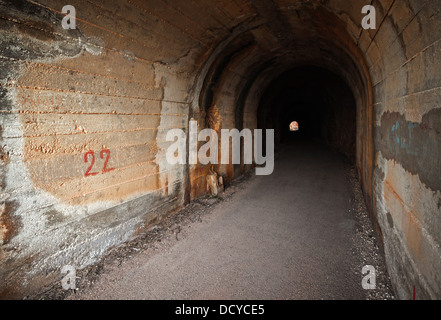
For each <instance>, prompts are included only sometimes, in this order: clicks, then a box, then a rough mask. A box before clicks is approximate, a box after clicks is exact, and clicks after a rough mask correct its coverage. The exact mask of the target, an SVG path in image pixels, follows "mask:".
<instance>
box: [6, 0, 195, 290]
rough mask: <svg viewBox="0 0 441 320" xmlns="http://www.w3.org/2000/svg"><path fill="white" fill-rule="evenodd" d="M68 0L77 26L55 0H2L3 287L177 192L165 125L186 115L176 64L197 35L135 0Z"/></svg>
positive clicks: (115, 238)
mask: <svg viewBox="0 0 441 320" xmlns="http://www.w3.org/2000/svg"><path fill="white" fill-rule="evenodd" d="M69 4H71V5H74V6H75V8H76V9H77V13H78V16H77V17H78V21H77V29H76V30H64V29H63V28H62V26H61V18H62V17H63V15H61V14H60V13H59V12H60V11H61V8H62V6H63V4H60V1H39V2H38V3H34V2H32V1H29V2H28V1H15V0H14V1H2V2H0V24H1V30H0V32H1V35H0V42H1V45H0V56H1V57H0V63H1V66H2V69H1V71H2V72H1V90H2V91H1V92H2V93H1V112H2V114H1V118H0V119H1V124H0V125H1V133H2V141H1V152H2V153H1V161H2V166H1V168H2V171H1V182H2V185H1V187H2V189H1V201H2V205H1V212H0V216H1V220H0V221H1V224H0V226H1V227H0V241H1V242H0V244H1V251H0V260H1V262H0V263H1V266H0V269H1V273H2V281H1V284H0V296H8V297H15V296H20V295H21V294H22V292H20V289H23V290H24V292H26V293H29V292H32V291H33V290H34V289H38V288H39V287H40V286H41V285H42V284H45V283H48V282H50V281H53V279H56V278H58V276H59V274H60V270H61V268H62V267H63V266H64V265H73V266H75V267H77V268H81V267H84V266H85V265H88V264H90V263H92V262H93V261H95V260H96V259H98V258H99V257H100V256H101V255H102V254H103V253H104V252H105V251H106V250H107V249H108V248H109V247H111V246H113V245H118V244H120V243H121V242H123V241H126V240H127V239H129V238H130V237H132V236H134V235H135V234H136V233H137V232H140V231H142V230H143V229H144V228H145V227H148V226H149V225H151V224H152V223H153V222H154V221H155V220H157V219H159V218H160V217H161V216H162V215H164V214H167V213H169V212H170V211H172V210H174V209H176V208H178V207H179V206H181V205H182V204H183V203H184V191H185V180H184V178H185V171H184V166H181V165H180V166H171V165H169V164H168V163H167V162H166V161H165V159H164V155H165V148H166V147H167V145H168V144H169V143H167V142H166V141H165V134H166V132H167V130H168V129H170V128H184V129H185V128H186V127H187V123H188V112H189V108H188V97H189V92H190V91H191V88H190V86H191V81H189V79H190V78H191V76H190V74H189V71H190V70H191V69H192V68H194V66H193V65H192V64H191V63H189V64H184V65H185V66H186V67H187V69H185V68H183V67H181V68H178V67H177V65H178V63H179V61H184V60H185V59H187V56H191V55H192V54H193V52H190V51H188V49H186V50H185V51H184V50H183V49H182V48H183V46H184V45H185V46H187V45H188V41H189V39H190V40H192V41H193V35H191V34H186V33H184V32H183V31H182V30H180V29H179V28H177V27H175V26H174V25H173V24H171V23H170V22H168V21H167V20H165V19H162V20H161V19H160V16H156V15H153V14H147V13H145V12H144V11H143V4H142V3H134V4H133V5H132V6H129V5H127V4H126V3H125V2H123V1H119V2H115V1H106V2H105V3H104V2H93V1H70V3H69ZM146 10H147V9H146ZM126 17H131V18H132V19H133V20H129V19H127V18H126ZM135 17H136V18H135ZM135 21H136V22H135ZM172 31H173V32H172ZM165 39H168V41H170V43H173V45H168V46H164V45H163V44H162V43H160V41H159V40H161V41H164V40H165ZM194 41H195V40H194ZM194 60H196V59H195V58H194V57H192V61H194Z"/></svg>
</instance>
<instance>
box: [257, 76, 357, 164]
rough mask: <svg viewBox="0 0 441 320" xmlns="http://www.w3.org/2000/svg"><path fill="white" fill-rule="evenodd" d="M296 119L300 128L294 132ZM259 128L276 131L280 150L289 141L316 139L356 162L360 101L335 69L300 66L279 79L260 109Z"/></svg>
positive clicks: (260, 105)
mask: <svg viewBox="0 0 441 320" xmlns="http://www.w3.org/2000/svg"><path fill="white" fill-rule="evenodd" d="M293 121H296V122H297V123H298V124H299V127H300V130H299V131H296V132H291V131H290V130H289V125H290V123H291V122H293ZM258 127H259V128H262V129H274V130H275V144H276V150H277V147H278V146H279V144H281V143H286V142H289V140H299V139H307V138H309V139H315V140H319V141H321V142H324V143H326V144H327V145H329V146H330V147H333V148H335V149H337V150H338V151H340V152H341V153H343V154H344V155H346V156H347V157H348V158H349V159H351V161H352V162H353V163H355V151H356V147H355V144H356V103H355V99H354V97H353V94H352V92H351V89H350V88H349V87H348V85H347V84H346V83H345V82H344V81H343V80H342V79H341V78H340V77H339V76H337V75H335V74H333V73H332V72H330V71H328V70H325V69H322V68H318V67H299V68H296V69H294V70H290V71H288V72H286V73H284V74H282V75H281V76H279V77H278V78H277V79H275V80H274V81H273V82H272V83H271V84H270V85H269V86H268V88H267V89H266V90H265V93H264V94H263V96H262V99H261V102H260V104H259V109H258Z"/></svg>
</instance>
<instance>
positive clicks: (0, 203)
mask: <svg viewBox="0 0 441 320" xmlns="http://www.w3.org/2000/svg"><path fill="white" fill-rule="evenodd" d="M69 4H70V5H73V6H75V8H76V9H77V18H78V19H77V29H75V30H65V29H63V28H62V27H61V20H62V18H63V17H64V15H62V14H61V13H60V11H61V8H62V5H60V2H59V1H55V0H42V1H36V2H35V1H24V0H18V1H12V0H11V1H5V0H2V1H0V33H1V34H0V64H1V72H0V85H1V86H0V89H1V92H0V101H1V106H0V107H1V118H0V126H1V127H0V129H1V143H0V162H1V166H0V178H1V180H0V182H1V191H0V192H1V193H0V272H1V276H2V279H5V281H2V283H1V284H0V296H1V297H22V296H24V295H25V294H30V293H33V292H36V291H38V290H39V289H41V287H42V286H43V285H46V284H49V283H52V282H54V281H58V280H59V279H60V269H61V268H62V267H63V266H64V265H74V266H76V267H78V268H81V267H84V266H86V265H89V264H91V263H93V262H95V261H97V260H98V259H99V258H100V257H102V256H103V254H104V253H105V252H106V250H107V249H109V248H111V247H112V246H116V245H119V244H121V243H123V242H124V241H127V240H128V239H130V238H132V237H134V236H136V235H137V234H138V233H140V232H143V231H144V230H146V229H148V228H149V227H150V226H152V225H153V224H154V223H156V222H157V221H159V220H160V219H161V218H162V217H164V216H166V215H167V214H170V213H172V212H173V211H174V210H176V209H178V208H180V207H181V206H182V205H183V204H185V203H186V202H187V201H190V200H192V199H195V198H197V197H199V196H201V195H203V194H205V191H206V185H205V176H206V174H207V172H208V167H207V166H201V165H200V164H198V165H188V166H187V165H170V164H169V163H167V161H165V158H164V157H165V150H166V149H167V147H168V146H169V145H170V142H166V141H165V140H166V139H165V135H166V133H167V130H168V129H171V128H183V129H184V130H186V131H187V129H188V121H189V120H190V119H196V120H198V123H199V129H202V128H204V127H206V126H207V119H208V118H207V113H208V116H209V118H210V117H211V119H214V120H215V122H216V121H218V122H219V125H220V128H233V127H243V128H250V129H254V128H257V106H258V104H259V102H260V98H261V95H262V93H263V91H264V88H265V87H267V86H268V85H270V83H271V81H272V80H273V79H275V78H276V77H277V76H278V75H280V74H282V73H283V72H284V71H286V70H287V69H289V68H294V67H296V66H301V65H305V64H312V65H316V66H319V67H323V68H327V69H329V70H330V71H332V72H335V73H336V74H337V75H339V76H340V77H341V78H342V79H343V80H344V81H346V83H347V84H348V85H349V87H351V89H352V91H353V93H354V96H355V99H356V102H357V111H356V113H357V120H356V121H357V122H356V123H357V133H356V141H357V152H356V163H357V168H358V170H359V173H360V177H361V181H362V187H363V190H364V193H365V196H366V202H367V205H368V207H369V209H370V214H371V218H372V221H373V223H374V225H375V228H376V230H377V234H378V235H379V237H380V238H381V240H382V243H383V246H384V250H385V254H386V261H387V265H388V269H389V272H390V274H391V276H392V280H393V283H394V286H395V289H396V291H397V294H398V296H399V297H400V298H411V296H412V291H413V288H415V291H416V295H417V298H440V297H441V279H440V276H441V275H440V272H439V270H441V253H440V244H441V239H440V234H441V233H440V227H441V186H440V181H441V179H440V175H439V172H441V165H440V156H439V155H440V154H441V146H440V144H441V138H440V118H441V113H440V110H441V109H440V107H439V104H440V98H439V97H440V90H441V89H440V87H441V75H440V72H439V71H440V70H441V66H440V61H441V59H440V58H441V50H440V41H439V40H440V38H441V28H440V24H441V16H440V15H441V10H440V9H441V1H438V0H435V1H434V0H432V1H419V0H418V1H417V0H403V1H394V0H381V1H379V0H374V1H372V5H373V6H374V7H375V8H376V9H377V28H376V29H375V30H363V29H362V28H361V20H362V18H363V15H362V14H361V7H362V6H363V5H365V3H364V1H343V0H330V1H326V2H323V1H294V0H293V1H288V0H277V1H269V2H265V1H258V0H253V1H231V0H223V1H220V2H218V3H216V4H213V2H212V1H204V0H200V1H195V2H193V5H192V6H188V5H186V4H185V3H184V2H183V1H170V2H166V1H155V2H154V4H153V3H149V2H148V1H147V2H146V1H140V0H129V1H122V0H118V1H111V0H103V1H100V2H98V1H94V0H88V1H86V0H75V1H69ZM287 31H289V33H290V34H291V37H292V38H293V39H294V40H295V39H297V38H298V39H300V40H299V41H294V42H295V44H294V45H292V46H291V43H292V41H291V40H290V38H289V37H284V35H283V33H284V32H287ZM313 31H315V32H313ZM309 34H319V35H320V34H321V36H320V37H319V38H314V40H311V39H309V38H308V37H306V38H305V35H309ZM296 37H297V38H296ZM319 46H320V48H319ZM312 48H313V49H314V50H315V51H314V52H318V53H317V55H314V54H312V52H311V50H312ZM227 58H228V59H227ZM213 74H214V75H216V76H215V77H213ZM207 87H209V88H211V89H210V90H212V97H211V98H210V99H208V98H207V99H205V98H204V97H205V93H206V92H207V90H206V89H207ZM201 101H210V105H204V104H201ZM210 108H211V109H210ZM92 161H94V163H93V165H92ZM242 169H244V166H242ZM217 170H219V172H220V173H221V174H224V175H225V176H226V177H227V178H228V179H230V180H231V179H233V178H234V177H235V176H237V175H238V174H240V173H241V172H243V170H240V171H236V170H235V168H234V167H233V166H232V165H226V166H219V167H218V168H217Z"/></svg>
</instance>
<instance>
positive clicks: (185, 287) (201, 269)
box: [28, 159, 394, 300]
mask: <svg viewBox="0 0 441 320" xmlns="http://www.w3.org/2000/svg"><path fill="white" fill-rule="evenodd" d="M334 160H335V159H334ZM307 162H308V159H305V163H307ZM342 168H343V171H344V175H345V177H346V179H345V181H346V187H347V188H348V189H349V190H350V191H349V192H348V193H349V194H350V200H349V202H350V203H349V205H348V206H347V208H348V210H346V211H347V212H345V213H344V214H343V216H341V217H340V218H341V219H342V221H343V222H344V223H346V222H347V221H349V222H351V223H352V224H351V226H352V227H351V230H353V232H352V234H349V235H348V237H350V238H351V240H350V241H349V242H351V243H350V244H349V245H348V244H347V242H348V241H347V240H348V239H349V238H344V239H342V240H340V241H344V245H345V246H348V248H349V250H350V256H348V260H351V263H350V264H348V266H344V267H342V269H341V270H344V272H346V273H347V272H351V273H352V274H351V275H348V274H342V275H339V277H340V278H339V281H340V282H342V284H341V285H340V287H339V286H337V287H336V288H335V289H330V290H329V292H327V291H323V290H326V289H323V288H326V286H323V285H322V284H317V283H314V281H318V282H320V281H323V283H324V284H326V283H327V281H328V282H329V281H332V280H331V279H329V278H328V275H329V274H328V273H327V271H326V270H325V269H324V270H321V269H320V267H316V266H314V265H311V261H313V258H309V259H312V260H310V261H307V262H308V264H305V265H306V266H309V265H311V267H310V268H304V269H302V270H303V272H304V273H305V274H304V275H300V276H299V275H298V274H297V269H290V268H294V267H295V268H300V267H301V265H302V263H303V262H302V261H300V262H299V259H298V257H295V258H296V259H291V258H289V257H286V255H288V254H286V255H283V254H281V255H276V256H271V255H272V254H273V251H274V248H273V247H271V244H272V243H273V242H275V241H279V240H278V238H279V237H283V236H285V237H288V238H287V242H286V246H287V247H286V251H287V252H288V253H289V252H290V251H289V250H291V247H292V246H291V245H290V242H289V241H290V239H289V237H290V235H289V234H288V233H287V234H284V233H283V230H284V229H283V228H284V227H285V226H283V223H286V224H287V225H288V227H289V224H290V223H292V221H291V220H286V219H287V218H286V217H282V218H281V220H280V221H278V222H277V223H278V225H274V226H273V228H274V229H268V231H265V230H266V229H259V228H260V222H257V221H256V224H255V225H254V224H252V223H251V224H248V223H247V221H249V220H250V217H251V219H252V216H247V215H246V213H247V212H244V214H243V216H244V217H243V221H241V220H239V221H234V224H233V225H234V227H235V228H236V229H235V230H232V231H231V234H228V233H227V234H222V233H221V232H222V230H219V231H218V229H219V225H220V223H223V222H224V221H225V222H226V223H227V222H228V221H229V219H237V216H234V214H235V212H234V210H235V209H234V208H235V206H236V207H237V206H238V205H240V204H242V203H245V202H246V201H250V203H252V201H254V200H253V199H249V198H250V195H251V197H252V196H256V197H258V196H262V195H259V194H256V193H254V192H258V191H257V190H259V189H258V187H259V185H260V184H261V183H262V178H261V177H256V176H254V174H253V173H249V174H246V175H244V176H243V177H241V178H239V179H237V180H236V181H234V182H233V183H232V184H231V185H230V186H228V188H227V189H226V190H225V192H224V193H223V194H222V195H221V196H219V197H202V198H200V199H198V200H196V201H194V202H192V203H190V204H188V205H187V206H186V207H184V208H183V209H182V210H180V211H179V212H176V213H175V214H173V215H171V216H170V217H168V218H166V219H164V220H163V221H162V222H160V223H159V224H158V225H156V226H155V227H153V228H152V229H151V230H149V231H148V232H146V233H145V234H142V235H140V236H139V237H138V238H136V239H134V240H132V241H130V242H127V243H125V244H123V245H121V246H119V247H116V248H112V249H110V250H109V251H108V252H107V254H106V255H105V256H104V257H103V258H102V259H101V261H99V262H98V263H96V264H94V265H92V266H89V267H87V268H85V269H82V270H77V277H78V279H77V281H76V286H77V289H76V290H64V289H62V287H61V285H60V283H59V282H56V283H54V284H52V285H51V286H48V287H46V288H45V289H44V290H42V292H41V293H40V294H38V295H36V296H33V297H28V298H29V299H103V298H104V299H138V298H140V296H141V297H145V298H147V299H155V298H157V299H164V298H165V299H175V298H176V299H195V298H196V299H217V298H222V299H224V298H227V299H229V298H231V299H248V298H251V299H254V298H257V299H259V298H260V299H369V300H383V299H394V294H393V290H392V286H391V283H390V278H389V276H388V274H387V270H386V266H385V261H384V255H383V254H382V252H381V251H380V249H379V245H378V240H377V238H376V235H375V234H374V232H373V229H372V226H371V222H370V220H369V218H368V216H367V210H366V206H365V205H364V201H363V196H362V192H361V190H360V184H359V181H358V178H357V175H356V170H355V168H354V167H353V166H352V165H350V164H348V163H344V164H343V165H342ZM282 174H283V173H282ZM276 178H277V177H276ZM253 188H254V189H253ZM250 189H251V191H250ZM265 192H266V191H263V195H265ZM256 199H257V198H256ZM275 201H277V200H275ZM345 208H346V206H345ZM254 210H258V208H255V209H254ZM229 212H232V213H231V214H230V213H229ZM262 217H263V218H265V216H262ZM256 219H257V218H256ZM284 219H285V220H284ZM297 219H298V218H297ZM293 221H294V222H296V221H297V220H293ZM345 221H346V222H345ZM299 223H300V222H299ZM251 228H254V229H256V230H258V232H257V234H259V232H260V234H261V233H265V232H268V235H269V239H268V240H265V242H262V243H259V241H260V238H259V237H258V236H256V238H255V239H253V242H252V243H250V244H248V243H247V241H248V239H250V234H248V233H247V234H246V237H244V238H237V239H232V238H233V237H236V235H237V234H239V236H240V234H242V233H246V232H249V230H248V229H251ZM277 228H280V229H281V232H280V235H279V234H278V230H277ZM262 230H263V232H262ZM302 230H303V229H302ZM345 230H346V226H345ZM288 231H289V230H288ZM204 232H205V233H207V232H208V233H210V232H211V234H212V236H210V238H209V239H208V238H203V234H204ZM253 232H255V230H254V231H253ZM255 233H256V232H255ZM251 237H254V236H253V235H251ZM204 239H207V241H206V247H207V248H209V247H210V243H209V242H210V241H214V242H215V244H216V246H218V247H219V248H227V249H228V247H229V246H230V247H233V246H234V247H235V248H233V249H235V250H236V251H238V250H243V252H246V251H250V252H255V253H256V252H258V251H257V249H256V251H253V246H254V245H256V247H257V246H261V247H262V248H258V249H259V250H260V249H261V250H263V251H262V252H263V253H262V256H261V258H260V260H259V263H257V264H258V265H259V268H257V267H255V262H256V261H253V259H254V257H250V258H249V259H245V258H243V257H242V255H243V254H242V255H241V256H239V255H237V256H236V255H235V254H236V253H235V252H236V251H234V252H232V253H231V252H230V251H226V250H225V251H222V250H223V249H222V250H220V251H219V252H215V253H212V252H205V251H204V250H205V249H204V247H203V246H202V247H200V248H195V247H191V245H192V242H191V241H193V244H194V243H200V242H201V241H202V242H203V241H205V240H204ZM233 240H237V241H238V242H239V243H237V244H236V243H235V242H234V241H233ZM325 240H326V239H325ZM296 241H297V243H298V239H297V240H296ZM240 242H242V243H240ZM325 242H326V241H325ZM266 243H269V247H268V248H265V246H266ZM274 245H275V246H280V245H282V246H283V245H284V243H283V242H281V244H280V243H274ZM247 246H249V248H250V249H249V250H248V249H247V248H248V247H247ZM303 247H305V248H306V249H308V250H309V251H308V254H311V253H310V252H312V251H315V250H316V248H315V247H314V243H312V244H309V247H308V245H304V246H303ZM336 247H338V246H336ZM183 248H185V250H186V251H185V253H182V252H181V253H179V251H178V250H184V249H183ZM207 250H208V249H207ZM212 250H213V249H212ZM212 250H211V251H212ZM216 250H217V249H216ZM265 250H267V251H265ZM296 250H297V249H296ZM299 250H305V249H302V246H301V245H299ZM317 250H318V249H317ZM323 250H324V251H323V253H320V252H318V255H317V256H316V257H314V259H319V260H320V259H322V256H321V255H323V259H325V258H324V255H326V250H325V249H323ZM259 252H260V251H259ZM204 254H206V256H205V257H208V258H204V260H201V261H195V259H198V255H204ZM263 254H265V255H263ZM176 257H179V259H182V261H181V262H179V263H178V262H176ZM274 257H279V258H277V259H279V260H281V261H283V263H285V264H284V265H283V266H282V265H280V266H277V268H278V269H276V272H271V274H266V273H265V272H266V270H267V269H268V266H271V263H272V262H274V259H275V258H274ZM285 258H286V259H287V260H286V261H285ZM167 259H168V260H167ZM210 259H211V260H210ZM241 259H244V260H243V261H244V262H243V263H245V264H246V263H251V264H248V265H245V266H244V267H243V268H240V270H239V269H238V268H237V266H236V265H235V263H236V261H237V260H241ZM266 259H267V260H266ZM305 259H306V258H305ZM324 261H325V260H324ZM305 263H306V262H305ZM331 263H335V265H336V266H337V265H339V264H342V263H343V262H342V261H340V260H337V261H331ZM187 265H188V266H189V268H191V267H193V268H194V269H198V270H190V271H188V272H187V273H181V272H184V271H182V270H180V268H182V267H183V266H184V267H185V266H187ZM365 265H372V266H374V267H375V269H376V288H375V289H374V290H359V288H358V287H361V278H362V275H361V269H362V267H363V266H365ZM161 266H163V268H161ZM293 266H294V267H293ZM158 268H159V269H161V270H158ZM336 270H337V269H336ZM192 272H193V273H194V275H193V274H192ZM253 272H254V273H253ZM308 272H310V274H308ZM342 272H343V271H342ZM344 272H343V273H344ZM259 273H261V274H259ZM183 274H185V275H186V274H188V279H183V278H185V277H183V276H182V275H183ZM256 274H257V275H258V278H256ZM274 274H284V276H280V277H279V276H277V277H275V276H274ZM318 275H319V276H318ZM322 275H323V278H324V275H326V279H325V278H324V279H323V280H320V279H317V278H320V277H321V276H322ZM159 276H161V277H164V279H163V281H164V282H170V284H169V285H168V287H167V288H166V289H161V288H158V287H159V286H161V285H162V282H161V279H158V277H159ZM205 276H207V277H210V276H211V278H210V279H203V277H205ZM192 277H194V279H192ZM283 277H285V278H283ZM296 277H298V279H297V280H293V282H292V283H289V285H288V284H287V281H286V279H291V278H296ZM348 279H349V280H348ZM353 279H355V280H353ZM143 281H145V284H144V285H143V287H138V286H139V283H140V282H143ZM192 281H193V282H192ZM278 281H280V283H279V282H278ZM345 281H346V282H347V283H348V284H349V285H346V282H345ZM121 284H123V286H124V288H122V287H118V286H119V285H121ZM210 284H212V285H210ZM253 284H255V286H256V288H253V289H250V288H249V287H250V285H253ZM146 286H150V287H151V288H155V289H151V290H149V291H146V292H143V290H144V288H145V287H146ZM164 286H165V284H164ZM235 286H241V289H240V290H239V289H238V288H235ZM345 286H348V289H347V292H343V293H342V292H341V291H344V288H345ZM349 286H353V287H354V288H356V289H353V288H349ZM278 287H280V288H281V289H280V290H279V289H278ZM293 288H295V289H293ZM342 288H343V290H342ZM290 290H292V292H290ZM125 291H127V292H125ZM310 291H314V294H312V293H311V292H310Z"/></svg>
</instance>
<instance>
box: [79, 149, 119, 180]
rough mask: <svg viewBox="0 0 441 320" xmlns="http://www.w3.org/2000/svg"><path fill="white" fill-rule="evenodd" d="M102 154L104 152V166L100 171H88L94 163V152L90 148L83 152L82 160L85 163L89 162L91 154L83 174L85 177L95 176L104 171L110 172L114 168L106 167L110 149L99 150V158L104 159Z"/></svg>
mask: <svg viewBox="0 0 441 320" xmlns="http://www.w3.org/2000/svg"><path fill="white" fill-rule="evenodd" d="M104 154H106V160H105V162H104V167H103V169H102V170H101V172H90V171H91V170H92V167H93V165H94V164H95V152H94V151H92V150H90V151H88V152H86V153H85V154H84V162H85V163H87V162H89V155H91V156H92V162H91V163H90V166H89V168H87V171H86V174H85V175H84V176H85V177H89V176H95V175H97V174H99V173H106V172H110V171H112V170H114V169H115V168H111V169H108V168H107V163H108V162H109V159H110V150H109V149H103V150H101V152H100V158H101V159H104Z"/></svg>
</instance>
